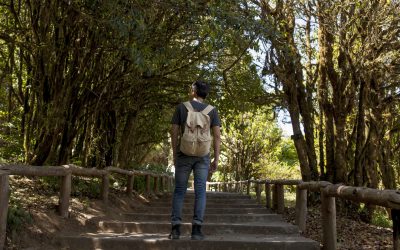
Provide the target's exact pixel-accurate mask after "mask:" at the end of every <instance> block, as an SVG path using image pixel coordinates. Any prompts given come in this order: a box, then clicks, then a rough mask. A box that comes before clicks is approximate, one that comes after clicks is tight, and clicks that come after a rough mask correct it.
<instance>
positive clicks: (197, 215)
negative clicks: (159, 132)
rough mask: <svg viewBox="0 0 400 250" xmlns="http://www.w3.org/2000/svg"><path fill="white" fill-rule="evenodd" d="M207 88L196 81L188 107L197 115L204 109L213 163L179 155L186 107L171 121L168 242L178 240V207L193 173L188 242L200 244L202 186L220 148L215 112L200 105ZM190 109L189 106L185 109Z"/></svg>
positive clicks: (206, 158)
mask: <svg viewBox="0 0 400 250" xmlns="http://www.w3.org/2000/svg"><path fill="white" fill-rule="evenodd" d="M209 90H210V87H209V85H208V84H207V83H206V82H203V81H196V82H194V83H193V84H192V86H191V93H190V95H191V97H192V100H191V101H190V104H191V106H192V108H193V109H194V110H195V111H198V112H201V111H203V113H204V110H205V109H206V108H207V110H209V109H210V108H212V110H211V111H210V112H208V116H209V117H210V119H209V124H210V125H209V126H210V130H211V131H212V133H213V142H214V161H213V162H212V163H211V165H210V154H209V153H207V154H206V155H202V156H191V155H187V154H184V153H182V152H181V150H180V147H179V143H180V141H179V140H178V137H182V135H183V133H184V129H185V125H186V119H187V117H188V108H187V107H186V106H185V105H188V104H187V103H186V104H184V103H181V104H179V105H178V106H177V108H176V110H175V113H174V115H173V117H172V122H171V123H172V126H171V141H172V142H171V144H172V152H173V159H174V165H175V190H174V194H173V201H172V214H171V224H172V231H171V234H170V236H169V238H170V239H179V237H180V224H181V222H182V207H183V201H184V198H185V194H186V190H187V184H188V180H189V176H190V173H191V172H192V170H193V175H194V189H195V205H194V215H193V220H192V236H191V238H192V240H202V239H204V235H203V233H202V232H201V225H202V223H203V217H204V211H205V207H206V182H207V176H208V173H209V172H215V171H216V169H217V167H218V160H219V153H220V144H221V132H220V126H221V121H220V119H219V117H218V112H217V110H216V109H215V108H213V107H208V105H207V104H205V103H204V100H205V98H206V97H207V95H208V93H209ZM189 106H190V105H189Z"/></svg>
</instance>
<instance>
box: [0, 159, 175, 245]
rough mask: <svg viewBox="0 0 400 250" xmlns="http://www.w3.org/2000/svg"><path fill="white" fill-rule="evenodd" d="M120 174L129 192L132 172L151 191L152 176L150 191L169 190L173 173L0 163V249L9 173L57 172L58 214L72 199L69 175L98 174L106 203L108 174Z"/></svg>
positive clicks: (5, 214) (28, 174)
mask: <svg viewBox="0 0 400 250" xmlns="http://www.w3.org/2000/svg"><path fill="white" fill-rule="evenodd" d="M114 173H117V174H121V175H124V176H127V178H128V182H127V187H126V193H127V195H128V196H131V195H132V193H133V183H134V177H135V176H145V182H146V184H145V185H146V192H147V193H150V192H151V179H150V178H151V177H153V178H154V181H153V192H154V193H158V192H159V191H160V187H161V191H162V192H164V191H168V192H169V191H171V190H172V185H173V181H172V180H173V177H172V176H169V175H167V174H157V173H153V172H147V171H137V170H124V169H119V168H115V167H106V168H105V169H96V168H82V167H79V166H77V165H73V164H68V165H63V166H51V167H49V166H29V165H22V164H0V250H3V248H4V244H5V235H6V227H7V212H8V199H9V175H22V176H59V177H61V188H60V189H61V190H60V197H59V208H58V211H59V213H60V215H61V216H62V217H64V218H68V215H69V205H70V199H71V183H72V182H71V178H72V175H74V176H87V177H92V178H101V179H102V184H101V197H102V199H103V201H104V202H105V203H107V202H108V194H109V182H110V175H111V174H114Z"/></svg>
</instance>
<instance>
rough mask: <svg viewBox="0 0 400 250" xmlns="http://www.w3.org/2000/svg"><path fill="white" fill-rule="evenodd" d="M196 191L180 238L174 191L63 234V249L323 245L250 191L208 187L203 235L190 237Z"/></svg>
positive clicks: (187, 201)
mask: <svg viewBox="0 0 400 250" xmlns="http://www.w3.org/2000/svg"><path fill="white" fill-rule="evenodd" d="M193 203H194V194H193V192H188V194H187V195H186V199H185V205H184V209H183V210H184V211H183V213H184V217H183V222H184V223H183V224H182V226H181V233H182V235H181V238H180V239H179V240H169V239H168V235H169V233H170V230H171V225H170V212H171V195H170V194H168V195H164V196H163V197H161V198H160V199H158V200H155V201H152V202H151V203H150V204H149V205H148V206H146V207H142V208H138V209H135V211H134V212H133V213H130V214H125V216H124V217H125V218H126V219H125V220H124V221H100V222H98V223H97V227H98V230H97V232H95V233H87V234H84V235H72V236H64V237H62V238H61V242H62V249H82V250H85V249H107V250H111V249H113V250H114V249H115V250H125V249H160V250H161V249H162V250H164V249H171V250H172V249H215V250H217V249H218V250H220V249H232V250H233V249H238V250H239V249H240V250H242V249H296V250H298V249H319V244H318V243H317V242H315V241H312V240H310V239H307V238H304V237H302V236H300V234H299V232H298V228H297V227H296V226H294V225H291V224H289V223H286V222H285V221H284V220H283V219H282V217H281V216H280V215H277V214H273V213H271V211H269V210H267V209H266V208H263V207H262V206H260V205H258V204H257V203H256V201H255V200H252V199H250V197H249V196H246V195H241V194H232V193H215V192H209V193H207V208H206V215H205V221H204V225H203V227H202V231H203V233H204V234H205V236H206V238H205V240H203V241H194V240H191V239H190V233H191V223H190V222H191V220H192V213H193Z"/></svg>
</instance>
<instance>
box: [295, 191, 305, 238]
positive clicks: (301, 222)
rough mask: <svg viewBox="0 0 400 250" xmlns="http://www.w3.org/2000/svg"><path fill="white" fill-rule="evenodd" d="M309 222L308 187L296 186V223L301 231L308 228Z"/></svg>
mask: <svg viewBox="0 0 400 250" xmlns="http://www.w3.org/2000/svg"><path fill="white" fill-rule="evenodd" d="M306 222H307V189H300V188H299V187H298V186H297V187H296V225H297V226H298V227H299V230H300V231H301V232H304V231H305V230H306Z"/></svg>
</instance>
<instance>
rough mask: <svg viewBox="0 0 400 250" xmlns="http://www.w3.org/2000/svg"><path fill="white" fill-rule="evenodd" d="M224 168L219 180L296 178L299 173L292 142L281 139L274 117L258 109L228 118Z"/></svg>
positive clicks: (225, 121) (226, 122) (217, 177)
mask: <svg viewBox="0 0 400 250" xmlns="http://www.w3.org/2000/svg"><path fill="white" fill-rule="evenodd" d="M223 123H224V124H223V128H224V131H223V132H224V133H223V138H222V145H223V146H222V157H221V158H222V159H221V160H222V164H221V165H222V166H221V167H220V171H219V173H216V174H215V175H214V176H213V178H215V179H216V180H244V179H249V178H274V177H279V178H284V177H288V178H293V177H295V176H296V175H298V174H297V172H298V169H296V167H295V165H296V164H297V161H296V156H295V154H294V152H295V151H294V146H293V143H292V142H291V141H290V140H288V139H282V132H281V130H280V129H279V128H278V127H277V125H276V122H275V121H274V119H273V117H272V115H271V114H269V113H268V110H265V109H256V110H254V111H247V112H244V113H241V114H237V115H232V116H229V117H225V119H224V122H223Z"/></svg>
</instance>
